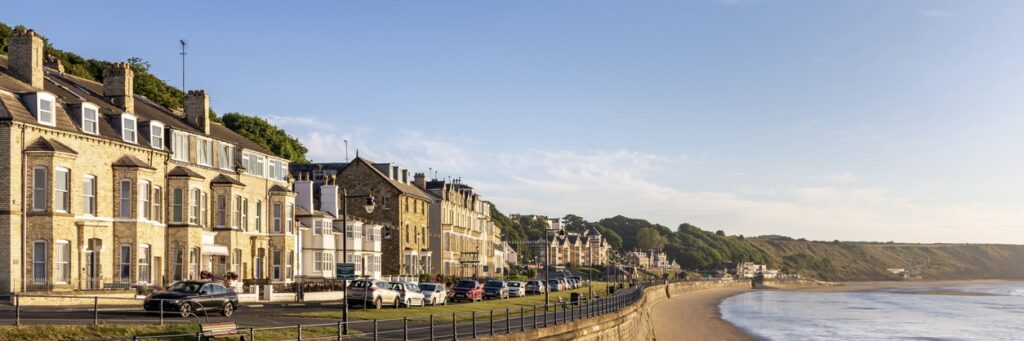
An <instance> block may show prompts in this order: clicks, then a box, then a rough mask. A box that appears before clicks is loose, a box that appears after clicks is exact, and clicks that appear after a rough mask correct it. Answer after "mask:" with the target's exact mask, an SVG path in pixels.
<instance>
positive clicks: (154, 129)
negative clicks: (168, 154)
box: [149, 121, 165, 150]
mask: <svg viewBox="0 0 1024 341" xmlns="http://www.w3.org/2000/svg"><path fill="white" fill-rule="evenodd" d="M164 135H165V132H164V124H163V123H160V121H150V122H149V145H150V146H152V147H153V148H154V149H160V150H163V149H164V144H165V141H164Z"/></svg>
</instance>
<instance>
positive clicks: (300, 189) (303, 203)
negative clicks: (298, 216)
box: [295, 173, 314, 212]
mask: <svg viewBox="0 0 1024 341" xmlns="http://www.w3.org/2000/svg"><path fill="white" fill-rule="evenodd" d="M298 175H299V178H298V179H297V180H295V206H298V207H301V208H303V209H305V210H307V211H310V212H313V211H314V209H313V181H310V179H309V176H308V173H307V176H305V177H303V173H299V174H298Z"/></svg>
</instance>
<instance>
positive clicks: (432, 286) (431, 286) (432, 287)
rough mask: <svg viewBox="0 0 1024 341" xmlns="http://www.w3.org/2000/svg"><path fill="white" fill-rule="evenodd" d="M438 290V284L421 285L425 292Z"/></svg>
mask: <svg viewBox="0 0 1024 341" xmlns="http://www.w3.org/2000/svg"><path fill="white" fill-rule="evenodd" d="M436 288H437V284H420V290H423V291H434V290H436Z"/></svg>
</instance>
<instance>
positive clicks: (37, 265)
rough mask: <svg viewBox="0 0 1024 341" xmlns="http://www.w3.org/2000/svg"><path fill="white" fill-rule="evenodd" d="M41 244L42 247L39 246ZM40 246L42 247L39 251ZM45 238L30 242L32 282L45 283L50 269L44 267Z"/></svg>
mask: <svg viewBox="0 0 1024 341" xmlns="http://www.w3.org/2000/svg"><path fill="white" fill-rule="evenodd" d="M40 245H42V247H40ZM40 248H41V249H42V250H41V252H42V253H40ZM47 250H48V249H47V248H46V241H45V240H37V241H34V242H32V284H46V281H47V279H48V278H49V277H50V276H49V275H50V271H49V269H47V268H46V260H47V258H49V257H48V255H47V254H46V252H47Z"/></svg>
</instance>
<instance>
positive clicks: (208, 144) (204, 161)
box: [196, 138, 213, 167]
mask: <svg viewBox="0 0 1024 341" xmlns="http://www.w3.org/2000/svg"><path fill="white" fill-rule="evenodd" d="M196 164H198V165H201V166H207V167H212V166H213V140H210V139H204V138H197V139H196Z"/></svg>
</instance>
